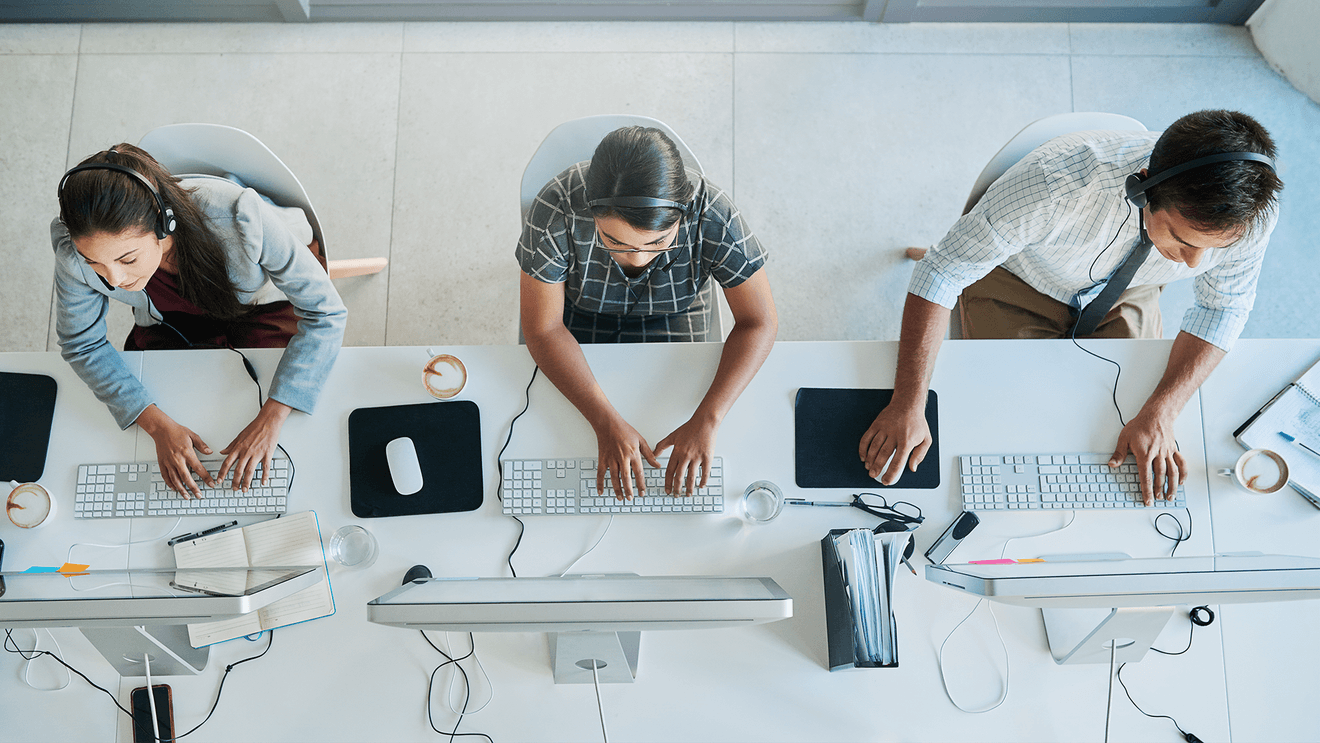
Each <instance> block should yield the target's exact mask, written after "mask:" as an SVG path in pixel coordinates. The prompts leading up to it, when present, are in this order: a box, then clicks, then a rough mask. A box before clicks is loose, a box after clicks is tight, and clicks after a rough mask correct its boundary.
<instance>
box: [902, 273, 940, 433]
mask: <svg viewBox="0 0 1320 743" xmlns="http://www.w3.org/2000/svg"><path fill="white" fill-rule="evenodd" d="M948 329H949V310H948V308H946V307H943V306H941V305H938V304H935V303H934V302H931V301H928V300H925V299H922V298H921V297H918V296H917V295H915V294H909V295H907V301H906V302H905V303H904V305H903V328H902V331H901V332H902V335H901V336H900V337H899V341H898V366H897V367H896V368H895V369H894V397H893V402H892V403H891V404H898V405H905V406H909V407H914V406H920V407H921V408H922V409H925V406H926V392H927V391H928V390H929V389H930V378H931V375H932V374H934V372H935V357H936V356H937V355H939V352H940V343H941V342H943V341H944V334H945V332H947V331H948Z"/></svg>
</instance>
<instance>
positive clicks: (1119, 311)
mask: <svg viewBox="0 0 1320 743" xmlns="http://www.w3.org/2000/svg"><path fill="white" fill-rule="evenodd" d="M1163 290H1164V287H1163V286H1162V285H1147V286H1136V287H1129V288H1128V289H1127V291H1125V292H1123V293H1122V294H1121V295H1119V297H1118V302H1117V303H1115V304H1114V307H1113V309H1111V310H1109V313H1108V314H1106V315H1105V319H1104V320H1102V321H1101V322H1100V326H1099V327H1097V328H1096V329H1095V332H1094V333H1092V334H1090V335H1088V336H1079V337H1085V338H1162V337H1163V336H1164V328H1163V324H1162V322H1161V318H1160V292H1162V291H1163ZM958 308H959V312H960V313H961V314H960V318H961V320H962V331H963V337H964V338H1067V337H1068V333H1069V331H1070V330H1071V328H1072V325H1073V318H1072V315H1071V313H1070V312H1069V311H1068V305H1066V304H1064V303H1063V302H1060V301H1059V300H1057V299H1054V298H1053V297H1047V296H1045V295H1044V294H1041V293H1040V292H1038V291H1036V290H1035V289H1034V288H1032V286H1031V285H1030V284H1028V283H1027V282H1025V281H1023V280H1022V279H1020V278H1018V277H1017V275H1016V274H1014V273H1013V272H1011V271H1009V270H1008V269H1006V268H1004V267H1003V266H996V267H995V269H994V270H993V271H991V272H990V273H988V274H986V276H985V278H983V279H981V280H980V281H978V282H976V283H975V284H972V285H971V286H969V287H967V288H966V289H964V290H963V293H962V296H961V297H960V298H959V299H958Z"/></svg>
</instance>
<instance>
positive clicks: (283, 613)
mask: <svg viewBox="0 0 1320 743" xmlns="http://www.w3.org/2000/svg"><path fill="white" fill-rule="evenodd" d="M244 531H245V532H247V556H248V560H249V562H250V563H251V564H252V565H254V566H265V565H324V558H323V557H322V552H321V532H320V527H319V526H318V524H317V522H316V514H314V513H312V512H311V511H303V512H302V513H296V514H293V515H290V516H285V517H284V518H280V519H272V520H270V521H263V522H261V523H260V524H253V525H252V526H249V527H246V528H245V529H244ZM334 610H335V604H334V598H333V597H332V596H331V594H330V582H329V580H325V579H323V580H322V581H321V582H320V583H318V584H316V585H314V586H311V587H310V588H304V589H303V590H301V591H299V592H297V593H295V594H293V595H292V596H287V597H285V598H282V599H280V600H279V601H276V602H275V603H273V604H271V605H270V606H267V607H265V608H263V609H260V610H258V612H257V614H258V615H260V622H261V628H262V629H274V628H276V627H283V626H285V625H287V624H294V623H296V622H305V621H307V620H309V619H316V618H318V617H324V616H328V615H330V614H333V613H334Z"/></svg>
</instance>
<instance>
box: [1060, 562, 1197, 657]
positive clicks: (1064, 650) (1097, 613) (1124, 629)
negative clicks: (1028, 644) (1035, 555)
mask: <svg viewBox="0 0 1320 743" xmlns="http://www.w3.org/2000/svg"><path fill="white" fill-rule="evenodd" d="M1043 559H1045V560H1047V561H1049V562H1068V561H1076V560H1126V559H1129V556H1128V555H1127V554H1124V553H1122V552H1106V553H1100V554H1084V555H1082V554H1074V555H1045V556H1043ZM1177 610H1178V607H1176V606H1133V607H1123V608H1119V609H1041V610H1040V613H1041V617H1042V618H1043V619H1044V620H1045V638H1046V639H1047V640H1048V641H1049V643H1050V655H1053V656H1054V662H1055V663H1058V664H1059V665H1073V664H1081V663H1108V662H1109V661H1110V647H1111V646H1112V647H1113V648H1114V651H1113V660H1114V662H1115V663H1136V662H1138V661H1140V660H1141V659H1142V658H1144V657H1146V651H1148V650H1150V646H1151V644H1152V643H1154V642H1155V640H1156V638H1158V637H1159V636H1160V633H1161V632H1163V631H1164V626H1165V625H1167V624H1168V623H1169V617H1172V616H1173V614H1174V612H1176V611H1177Z"/></svg>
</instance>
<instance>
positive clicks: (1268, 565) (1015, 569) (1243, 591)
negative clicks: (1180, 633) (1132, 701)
mask: <svg viewBox="0 0 1320 743" xmlns="http://www.w3.org/2000/svg"><path fill="white" fill-rule="evenodd" d="M1042 559H1043V560H1044V561H1043V562H1013V563H1008V564H979V565H978V564H966V565H927V566H926V580H929V581H931V582H932V583H938V584H940V585H944V586H948V587H950V588H954V589H956V590H959V591H964V592H966V593H969V594H972V595H974V596H980V597H982V598H985V599H988V600H990V601H998V602H1001V603H1006V604H1014V605H1017V606H1032V607H1038V608H1040V609H1041V613H1042V615H1043V616H1044V620H1045V633H1046V636H1047V638H1048V639H1049V643H1050V652H1051V654H1052V655H1053V656H1054V660H1055V662H1057V663H1060V664H1063V663H1108V662H1110V648H1111V646H1113V648H1114V659H1115V661H1116V662H1120V663H1132V662H1136V661H1139V660H1141V658H1142V657H1144V656H1145V654H1146V651H1147V650H1149V649H1150V645H1151V643H1152V642H1154V641H1155V638H1156V637H1158V636H1159V634H1160V632H1161V631H1162V630H1163V629H1164V625H1165V624H1166V623H1167V622H1168V620H1169V617H1171V616H1172V615H1173V613H1174V612H1175V611H1176V610H1177V608H1178V607H1179V606H1189V605H1197V604H1230V603H1246V602H1258V601H1294V600H1303V599H1314V598H1320V559H1317V558H1314V557H1292V556H1286V555H1262V554H1233V555H1211V556H1207V557H1153V558H1131V557H1128V556H1127V555H1123V554H1110V555H1084V556H1082V555H1078V556H1070V555H1056V556H1047V557H1044V558H1042Z"/></svg>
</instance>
